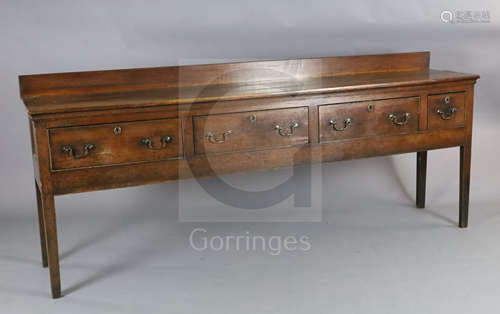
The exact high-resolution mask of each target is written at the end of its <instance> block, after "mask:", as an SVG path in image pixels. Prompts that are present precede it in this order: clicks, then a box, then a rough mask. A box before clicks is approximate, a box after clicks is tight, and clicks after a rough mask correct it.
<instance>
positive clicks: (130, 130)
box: [49, 119, 182, 170]
mask: <svg viewBox="0 0 500 314" xmlns="http://www.w3.org/2000/svg"><path fill="white" fill-rule="evenodd" d="M49 138H50V150H51V158H52V159H51V162H52V163H51V164H52V169H53V170H60V169H70V168H80V167H89V166H99V165H110V164H119V163H130V162H138V161H154V160H162V159H171V158H178V157H181V156H182V137H181V133H180V122H179V119H159V120H148V121H136V122H117V123H110V124H96V125H89V126H80V127H66V128H53V129H50V130H49ZM165 138H169V142H168V144H167V145H164V144H163V146H165V147H164V148H163V147H162V139H165ZM143 139H149V140H150V141H151V144H150V145H148V144H147V142H146V143H144V142H143ZM89 144H90V145H93V147H94V148H92V149H90V150H88V156H85V158H82V157H80V158H75V157H74V156H73V155H72V154H75V155H76V156H81V155H82V154H84V146H85V145H89ZM62 147H71V148H72V149H73V151H71V152H67V151H63V150H62V149H61V148H62Z"/></svg>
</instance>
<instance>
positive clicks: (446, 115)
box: [436, 107, 458, 120]
mask: <svg viewBox="0 0 500 314" xmlns="http://www.w3.org/2000/svg"><path fill="white" fill-rule="evenodd" d="M457 111H458V109H457V108H456V107H447V108H446V109H439V108H438V109H437V110H436V113H437V114H438V115H440V116H441V119H443V120H450V119H451V118H452V117H453V115H454V114H455V113H456V112H457Z"/></svg>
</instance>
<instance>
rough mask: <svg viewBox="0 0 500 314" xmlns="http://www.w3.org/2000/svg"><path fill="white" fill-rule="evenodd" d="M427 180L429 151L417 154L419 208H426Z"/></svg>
mask: <svg viewBox="0 0 500 314" xmlns="http://www.w3.org/2000/svg"><path fill="white" fill-rule="evenodd" d="M426 180H427V151H423V152H417V207H418V208H425V184H426Z"/></svg>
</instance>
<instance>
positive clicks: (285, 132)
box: [274, 121, 299, 136]
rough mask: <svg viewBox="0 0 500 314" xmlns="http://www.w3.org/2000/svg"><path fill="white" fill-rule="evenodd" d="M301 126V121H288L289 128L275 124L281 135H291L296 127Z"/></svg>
mask: <svg viewBox="0 0 500 314" xmlns="http://www.w3.org/2000/svg"><path fill="white" fill-rule="evenodd" d="M298 127H299V123H298V122H297V121H290V122H289V123H288V129H289V131H288V130H287V128H282V127H281V126H280V125H279V124H277V125H275V126H274V129H275V130H277V131H278V133H279V135H281V136H291V135H293V132H294V131H295V129H296V128H298Z"/></svg>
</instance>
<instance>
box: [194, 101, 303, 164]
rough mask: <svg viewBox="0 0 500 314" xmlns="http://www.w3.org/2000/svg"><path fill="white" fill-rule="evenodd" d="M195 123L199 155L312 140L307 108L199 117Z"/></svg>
mask: <svg viewBox="0 0 500 314" xmlns="http://www.w3.org/2000/svg"><path fill="white" fill-rule="evenodd" d="M193 124H194V146H195V153H196V154H205V153H221V152H231V151H245V150H256V149H265V148H273V147H283V146H291V145H299V144H307V143H308V142H309V137H308V134H309V131H308V108H307V107H300V108H289V109H276V110H274V109H273V110H261V111H250V112H242V113H226V114H215V115H206V116H196V117H193Z"/></svg>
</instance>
